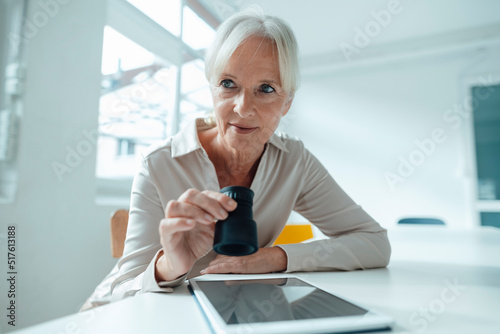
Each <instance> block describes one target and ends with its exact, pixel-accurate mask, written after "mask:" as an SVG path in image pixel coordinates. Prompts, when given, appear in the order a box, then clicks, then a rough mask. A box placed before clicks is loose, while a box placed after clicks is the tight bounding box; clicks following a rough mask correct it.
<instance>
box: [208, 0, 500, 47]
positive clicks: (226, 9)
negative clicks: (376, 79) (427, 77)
mask: <svg viewBox="0 0 500 334" xmlns="http://www.w3.org/2000/svg"><path fill="white" fill-rule="evenodd" d="M394 1H397V0H370V1H360V0H356V1H354V0H351V1H348V0H308V1H304V0H288V1H287V0H265V1H264V0H215V1H210V0H199V2H200V3H202V4H203V5H204V6H206V7H207V9H209V10H210V11H211V12H212V13H213V14H214V15H216V16H218V17H219V18H221V19H223V18H225V17H228V16H229V15H230V14H231V13H233V12H235V11H236V10H238V9H241V8H244V7H245V6H248V5H250V4H257V5H259V6H260V7H262V8H263V9H264V11H265V12H266V13H267V14H272V15H277V16H279V17H281V18H283V19H284V20H285V21H287V22H288V23H289V24H290V25H291V26H292V28H293V30H294V31H295V34H296V36H297V40H298V42H299V46H300V50H301V54H302V56H303V57H307V56H313V55H318V54H328V53H335V52H339V51H340V48H339V44H340V43H342V42H345V43H349V44H351V45H353V40H354V36H355V28H356V27H359V28H360V29H364V28H365V25H366V24H367V23H368V22H370V21H374V18H373V17H372V15H371V12H372V11H375V12H378V11H380V10H386V9H387V6H388V4H389V3H391V2H394ZM397 2H399V3H400V8H401V12H400V13H399V14H396V15H392V18H391V22H390V23H389V24H388V25H387V27H383V28H382V29H381V31H380V33H379V34H378V35H376V36H375V37H373V38H372V39H371V45H379V44H385V43H397V42H403V41H408V40H409V39H414V38H422V37H424V38H425V37H430V36H433V35H441V34H447V33H451V32H460V31H464V30H468V29H473V28H478V27H482V26H488V25H498V26H499V27H500V1H498V0H474V1H472V0H439V1H433V0H400V1H397Z"/></svg>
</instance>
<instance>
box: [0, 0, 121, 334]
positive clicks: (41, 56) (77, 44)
mask: <svg viewBox="0 0 500 334" xmlns="http://www.w3.org/2000/svg"><path fill="white" fill-rule="evenodd" d="M41 3H42V2H39V1H30V2H29V12H28V14H27V18H28V20H32V21H33V20H40V21H38V22H39V23H37V25H38V26H39V29H38V31H37V32H36V33H35V34H33V36H32V37H31V38H30V39H29V40H28V43H27V44H26V53H25V56H26V65H27V80H26V93H25V95H24V97H23V101H24V107H23V116H22V120H21V129H20V135H19V145H18V146H19V148H18V152H17V170H18V180H19V182H18V189H17V196H16V198H15V199H14V201H13V202H12V203H10V204H9V203H4V204H0V212H1V219H0V221H1V225H2V226H1V229H2V230H1V232H2V233H5V232H6V231H7V225H10V224H16V225H17V245H18V247H17V268H16V269H17V272H18V275H17V282H16V290H17V296H16V297H17V299H16V306H17V316H16V327H15V328H12V327H11V326H8V325H7V320H8V319H7V318H6V317H5V311H3V312H2V318H1V319H2V320H1V323H0V326H1V329H3V330H4V331H10V330H12V329H18V328H21V327H24V326H27V325H32V324H36V323H39V322H42V321H47V320H50V319H53V318H56V317H61V316H63V315H66V314H70V313H74V312H76V311H77V310H78V308H79V307H80V305H81V304H82V303H83V302H84V301H85V299H86V297H87V296H88V295H90V293H91V292H92V290H93V289H94V287H95V286H96V285H97V284H98V282H99V281H100V279H102V278H103V277H104V276H105V275H106V274H107V272H108V271H109V270H110V269H111V267H112V266H113V264H114V262H115V261H114V260H113V259H112V258H111V255H110V246H109V245H110V243H109V214H110V212H111V210H112V209H113V208H111V207H99V206H96V205H95V204H94V203H95V190H96V182H95V177H94V175H95V146H90V151H91V152H90V153H89V154H88V155H87V156H84V157H83V158H82V161H81V163H79V164H77V166H75V168H74V169H73V171H72V172H71V173H68V174H64V175H63V180H62V182H59V181H58V179H57V177H56V174H55V173H54V171H53V168H52V163H53V162H54V161H57V162H60V163H63V164H64V163H65V159H66V155H67V151H66V147H67V146H69V147H70V148H72V149H76V148H77V146H78V145H80V146H81V148H83V149H84V147H83V146H84V145H85V144H83V142H84V141H86V138H85V136H84V135H83V131H85V130H87V131H91V130H93V129H96V127H97V114H98V103H99V96H100V61H101V48H102V29H103V25H104V20H105V2H104V1H101V0H86V1H67V0H66V1H62V0H61V1H58V2H57V3H61V4H60V5H59V6H58V7H59V8H57V7H54V6H53V7H46V9H43V8H41V7H40V4H41ZM43 3H52V4H53V3H54V1H44V2H43ZM47 8H48V9H47ZM41 13H45V14H46V15H45V16H44V15H43V14H41ZM44 17H48V20H47V21H46V22H45V24H43V22H44V21H43V18H44ZM82 145H83V146H82ZM3 247H4V244H2V248H3ZM3 254H5V253H4V252H3V251H2V257H3ZM5 269H6V266H5V260H4V261H2V265H1V272H2V273H4V271H5ZM4 278H5V275H2V280H1V282H2V290H1V291H2V292H1V293H2V297H1V307H2V309H3V310H5V308H4V306H5V307H6V303H7V302H8V300H7V298H4V297H6V296H4V293H5V291H7V290H6V289H5V288H4V286H3V285H4V284H5V282H4V281H5V279H4Z"/></svg>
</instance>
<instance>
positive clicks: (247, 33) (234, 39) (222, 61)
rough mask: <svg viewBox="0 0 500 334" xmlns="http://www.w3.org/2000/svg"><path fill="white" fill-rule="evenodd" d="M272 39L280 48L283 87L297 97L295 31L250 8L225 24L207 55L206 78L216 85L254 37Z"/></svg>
mask: <svg viewBox="0 0 500 334" xmlns="http://www.w3.org/2000/svg"><path fill="white" fill-rule="evenodd" d="M253 36H259V37H264V38H266V39H269V40H270V41H272V42H274V43H275V45H276V49H277V53H278V63H279V72H280V80H281V86H282V88H283V90H284V91H285V92H287V93H288V94H289V96H290V97H293V95H294V94H295V91H296V90H297V89H298V85H299V76H300V74H299V59H298V46H297V41H296V39H295V35H294V34H293V31H292V29H291V28H290V27H289V26H288V24H287V23H286V22H284V21H283V20H282V19H280V18H278V17H275V16H270V15H265V14H264V13H263V11H262V9H260V8H255V7H254V8H248V9H246V10H243V11H241V12H239V13H236V14H234V15H232V16H231V17H229V18H228V19H227V20H226V21H224V22H223V23H222V24H221V25H220V26H219V28H218V29H217V34H216V36H215V40H214V42H213V43H212V45H211V46H210V47H209V48H208V49H207V52H206V55H205V75H206V77H207V80H208V81H209V82H210V83H212V84H214V83H215V81H216V80H218V79H219V77H220V75H221V73H222V72H223V70H224V67H225V66H226V64H227V63H228V61H229V58H231V56H232V55H233V53H234V51H235V50H236V49H237V48H238V46H240V45H241V44H242V43H243V42H244V41H245V40H247V39H248V38H250V37H253Z"/></svg>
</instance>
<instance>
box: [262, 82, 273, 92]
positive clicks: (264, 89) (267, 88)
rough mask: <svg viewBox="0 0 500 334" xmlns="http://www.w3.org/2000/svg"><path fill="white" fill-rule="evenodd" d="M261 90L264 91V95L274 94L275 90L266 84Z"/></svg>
mask: <svg viewBox="0 0 500 334" xmlns="http://www.w3.org/2000/svg"><path fill="white" fill-rule="evenodd" d="M260 89H262V91H263V92H264V93H272V92H274V88H273V87H271V86H269V85H266V84H263V85H262V86H260Z"/></svg>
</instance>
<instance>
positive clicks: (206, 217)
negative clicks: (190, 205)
mask: <svg viewBox="0 0 500 334" xmlns="http://www.w3.org/2000/svg"><path fill="white" fill-rule="evenodd" d="M203 218H204V219H205V221H206V222H207V223H210V222H213V221H214V217H212V216H210V215H209V214H205V215H204V216H203Z"/></svg>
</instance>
